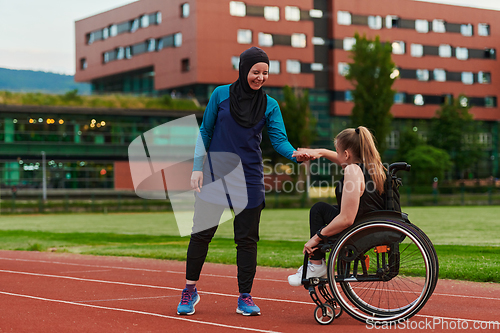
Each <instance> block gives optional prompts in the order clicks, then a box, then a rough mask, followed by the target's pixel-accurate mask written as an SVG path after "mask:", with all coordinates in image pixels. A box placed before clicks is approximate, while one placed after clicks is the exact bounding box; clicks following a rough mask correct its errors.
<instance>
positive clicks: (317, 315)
mask: <svg viewBox="0 0 500 333" xmlns="http://www.w3.org/2000/svg"><path fill="white" fill-rule="evenodd" d="M314 319H316V321H317V322H318V324H320V325H328V324H330V323H331V322H332V321H333V320H334V319H335V311H334V310H333V308H332V306H331V305H330V304H323V306H317V307H316V310H314Z"/></svg>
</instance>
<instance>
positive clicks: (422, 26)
mask: <svg viewBox="0 0 500 333" xmlns="http://www.w3.org/2000/svg"><path fill="white" fill-rule="evenodd" d="M415 30H416V31H417V32H420V33H423V34H426V33H428V32H429V21H427V20H415Z"/></svg>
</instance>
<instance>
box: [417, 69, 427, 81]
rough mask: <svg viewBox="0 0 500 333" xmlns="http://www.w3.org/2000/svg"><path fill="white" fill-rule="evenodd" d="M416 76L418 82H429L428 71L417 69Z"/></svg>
mask: <svg viewBox="0 0 500 333" xmlns="http://www.w3.org/2000/svg"><path fill="white" fill-rule="evenodd" d="M416 74H417V80H418V81H429V70H427V69H417V71H416Z"/></svg>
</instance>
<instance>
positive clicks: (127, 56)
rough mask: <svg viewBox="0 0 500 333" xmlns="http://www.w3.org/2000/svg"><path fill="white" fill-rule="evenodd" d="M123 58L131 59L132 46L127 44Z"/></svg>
mask: <svg viewBox="0 0 500 333" xmlns="http://www.w3.org/2000/svg"><path fill="white" fill-rule="evenodd" d="M125 58H127V59H132V47H130V46H127V47H126V48H125Z"/></svg>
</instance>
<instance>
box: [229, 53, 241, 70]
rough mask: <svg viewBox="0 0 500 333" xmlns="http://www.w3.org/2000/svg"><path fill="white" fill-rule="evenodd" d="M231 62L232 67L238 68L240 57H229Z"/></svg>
mask: <svg viewBox="0 0 500 333" xmlns="http://www.w3.org/2000/svg"><path fill="white" fill-rule="evenodd" d="M231 64H232V65H233V69H236V70H239V68H240V57H236V56H233V57H231Z"/></svg>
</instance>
